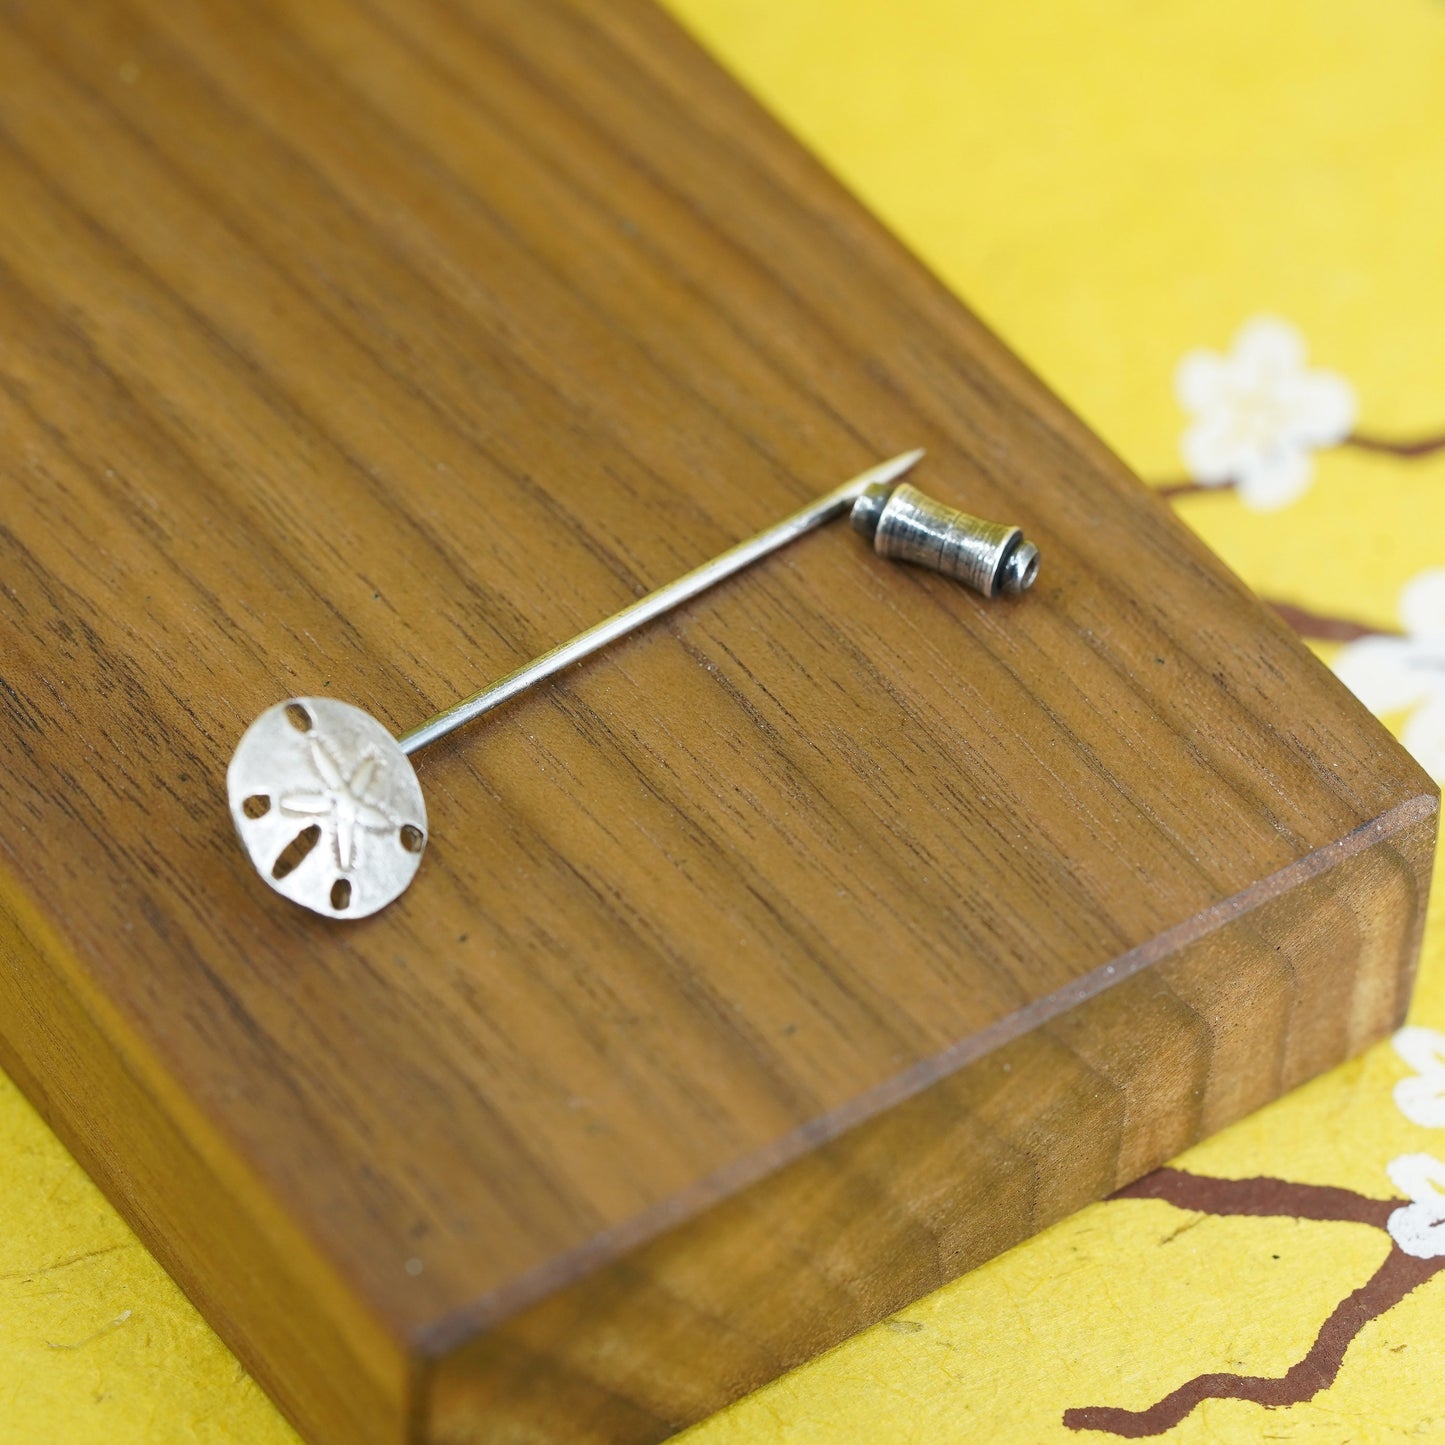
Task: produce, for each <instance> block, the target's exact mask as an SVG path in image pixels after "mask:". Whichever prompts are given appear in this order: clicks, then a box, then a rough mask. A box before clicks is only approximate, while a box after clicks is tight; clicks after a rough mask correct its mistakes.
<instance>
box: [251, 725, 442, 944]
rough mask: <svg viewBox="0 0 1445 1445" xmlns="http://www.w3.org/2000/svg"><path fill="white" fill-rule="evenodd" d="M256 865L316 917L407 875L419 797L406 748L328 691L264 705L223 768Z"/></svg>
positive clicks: (397, 887) (385, 897)
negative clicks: (323, 694)
mask: <svg viewBox="0 0 1445 1445" xmlns="http://www.w3.org/2000/svg"><path fill="white" fill-rule="evenodd" d="M226 791H227V793H228V795H229V798H230V804H231V817H232V819H233V820H234V821H235V824H236V831H237V832H238V833H239V834H240V835H241V843H242V845H243V846H244V847H245V849H246V852H247V853H248V854H249V855H250V858H251V861H252V863H254V864H255V865H256V871H257V872H258V873H259V874H260V875H261V876H262V877H263V878H264V879H265V880H266V882H267V883H269V884H270V885H271V887H272V888H274V889H275V890H276V891H277V892H278V893H280V894H282V895H284V896H285V897H287V898H289V899H291V900H292V902H293V903H300V904H302V905H303V906H304V907H306V908H310V909H312V910H313V911H315V912H317V913H321V914H324V915H325V916H326V917H327V918H365V917H366V916H367V914H369V913H375V912H376V911H377V909H378V908H384V907H385V906H386V905H387V904H388V903H390V902H391V900H392V899H393V898H395V897H396V896H397V895H398V894H399V893H401V892H402V890H403V889H405V887H406V886H407V884H408V883H410V882H411V880H412V878H413V877H414V876H415V874H416V870H417V866H418V865H419V864H420V862H421V854H422V849H423V848H424V847H425V846H426V803H425V802H424V801H423V799H422V795H421V784H420V783H419V782H418V781H417V777H416V771H415V769H414V768H413V767H412V765H411V760H410V759H409V758H408V757H407V756H406V754H405V753H404V752H403V751H402V750H401V747H400V745H399V744H398V743H397V741H396V739H395V738H394V737H392V735H391V734H390V733H389V732H388V731H387V730H386V729H385V728H384V727H382V725H381V724H380V723H379V722H377V720H376V719H375V718H374V717H371V716H370V715H369V714H368V713H365V712H363V711H362V710H361V709H360V708H359V707H352V706H351V704H350V703H345V702H338V701H337V700H336V699H335V698H329V697H298V698H291V699H290V700H289V701H287V702H282V703H277V704H276V706H275V707H271V708H267V709H266V711H265V712H263V713H262V714H261V716H260V717H258V718H257V719H256V721H255V722H253V723H252V724H251V726H250V727H249V728H247V729H246V732H245V734H244V736H243V737H242V738H241V741H240V744H239V745H238V746H237V748H236V753H235V756H234V757H233V758H232V759H231V766H230V767H229V769H227V772H226Z"/></svg>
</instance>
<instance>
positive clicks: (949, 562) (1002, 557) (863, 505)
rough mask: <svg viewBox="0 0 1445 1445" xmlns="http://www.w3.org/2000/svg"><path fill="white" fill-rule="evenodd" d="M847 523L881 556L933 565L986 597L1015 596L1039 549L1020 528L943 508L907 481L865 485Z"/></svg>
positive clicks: (1034, 568)
mask: <svg viewBox="0 0 1445 1445" xmlns="http://www.w3.org/2000/svg"><path fill="white" fill-rule="evenodd" d="M852 522H853V529H854V531H856V532H860V533H862V535H863V536H865V537H868V538H870V539H871V540H872V542H873V550H874V551H875V552H877V553H878V555H879V556H880V557H892V558H894V559H896V560H897V561H900V562H916V563H918V564H919V565H920V566H923V567H929V568H932V570H933V571H935V572H942V573H943V575H944V576H945V577H952V578H955V579H956V580H957V581H959V582H963V583H965V584H967V585H968V586H969V587H972V588H973V589H974V590H975V591H977V592H982V593H983V595H984V596H985V597H993V596H996V595H997V594H998V593H999V592H1006V593H1009V594H1010V595H1017V594H1018V593H1020V592H1023V591H1025V590H1027V589H1028V588H1029V587H1032V586H1033V584H1034V579H1035V578H1036V577H1037V576H1038V572H1039V549H1038V548H1037V547H1035V546H1034V544H1033V543H1032V542H1029V541H1026V540H1025V538H1024V534H1023V533H1022V532H1021V531H1020V530H1019V528H1017V527H1005V526H1002V525H1001V524H1000V523H998V522H985V521H984V520H983V519H982V518H979V517H971V516H969V515H968V513H967V512H960V511H957V510H956V509H955V508H953V507H945V506H944V505H943V504H942V503H941V502H935V501H934V500H933V499H932V498H931V497H926V496H924V494H923V493H922V492H920V491H919V490H918V488H917V487H910V486H909V485H908V484H907V483H906V482H905V483H903V485H901V486H897V487H892V488H889V487H880V486H876V485H875V486H870V487H866V488H864V490H863V492H862V494H861V495H860V496H859V498H858V500H857V502H855V503H854V506H853V513H852Z"/></svg>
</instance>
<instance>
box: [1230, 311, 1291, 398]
mask: <svg viewBox="0 0 1445 1445" xmlns="http://www.w3.org/2000/svg"><path fill="white" fill-rule="evenodd" d="M1230 361H1231V363H1232V366H1231V370H1232V371H1233V374H1234V378H1235V381H1236V383H1243V384H1244V385H1246V386H1249V387H1260V386H1267V387H1270V388H1271V389H1272V388H1273V387H1274V385H1275V384H1276V383H1278V382H1279V381H1280V380H1281V379H1282V378H1284V377H1287V376H1291V375H1293V374H1294V373H1295V372H1298V371H1302V370H1303V369H1304V364H1305V339H1304V336H1303V335H1302V334H1301V333H1300V329H1299V328H1298V327H1297V326H1294V325H1291V323H1290V322H1288V321H1282V320H1280V318H1279V317H1277V316H1255V317H1252V318H1251V319H1250V320H1248V321H1246V322H1245V323H1244V325H1243V326H1241V327H1240V328H1239V330H1238V332H1236V333H1235V337H1234V351H1233V354H1232V355H1231V357H1230Z"/></svg>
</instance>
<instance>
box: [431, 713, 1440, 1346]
mask: <svg viewBox="0 0 1445 1445" xmlns="http://www.w3.org/2000/svg"><path fill="white" fill-rule="evenodd" d="M1382 731H1383V728H1382ZM1420 777H1421V780H1422V781H1426V782H1428V779H1427V778H1426V777H1425V774H1424V773H1423V772H1422V773H1421V774H1420ZM1439 810H1440V790H1439V789H1438V787H1435V788H1432V791H1430V792H1427V793H1422V794H1418V795H1416V796H1415V797H1412V798H1408V799H1406V800H1405V801H1404V802H1402V803H1398V804H1396V805H1395V806H1394V807H1393V808H1390V809H1389V810H1388V811H1386V812H1384V813H1382V814H1381V815H1380V816H1379V817H1377V818H1373V819H1371V820H1369V821H1368V822H1365V823H1362V824H1360V826H1359V827H1357V828H1354V829H1352V830H1351V831H1350V832H1349V833H1347V834H1345V836H1344V837H1342V838H1338V839H1335V840H1334V841H1332V842H1330V843H1326V844H1324V845H1322V846H1321V847H1319V848H1316V849H1314V850H1313V851H1311V852H1309V853H1306V854H1304V855H1302V856H1301V857H1300V858H1297V859H1296V860H1295V861H1294V862H1292V863H1289V864H1287V865H1286V866H1285V867H1283V868H1281V869H1279V870H1278V871H1276V872H1274V873H1271V874H1268V875H1266V876H1265V877H1264V878H1261V879H1258V880H1256V881H1255V882H1254V883H1251V884H1250V885H1249V886H1248V887H1247V888H1244V889H1242V890H1241V891H1240V892H1238V893H1236V894H1233V895H1231V896H1230V897H1229V898H1226V899H1223V900H1221V901H1220V902H1218V903H1215V904H1212V905H1211V906H1210V907H1208V908H1206V909H1203V910H1202V911H1201V912H1199V913H1197V914H1195V915H1194V916H1193V917H1191V918H1188V919H1186V920H1185V921H1184V922H1182V923H1179V924H1176V925H1175V926H1174V927H1172V928H1168V929H1165V930H1164V931H1163V932H1161V933H1158V934H1156V935H1155V936H1154V937H1153V938H1151V939H1149V940H1148V941H1147V942H1145V943H1142V944H1139V945H1138V946H1136V947H1134V948H1132V949H1129V950H1128V951H1127V952H1125V953H1122V954H1120V955H1119V956H1118V957H1117V958H1114V959H1112V960H1111V961H1110V962H1108V963H1106V964H1101V965H1100V966H1099V967H1097V968H1095V969H1093V970H1092V971H1091V972H1089V973H1087V974H1085V975H1083V976H1082V977H1080V978H1078V979H1076V980H1075V981H1074V982H1073V983H1071V984H1069V985H1067V986H1066V987H1064V988H1061V989H1058V990H1056V991H1055V992H1054V993H1051V994H1048V995H1046V996H1045V997H1043V998H1040V999H1035V1000H1034V1001H1033V1002H1032V1003H1029V1004H1026V1005H1025V1006H1024V1007H1023V1008H1021V1009H1019V1010H1018V1011H1017V1012H1016V1013H1013V1014H1010V1015H1009V1016H1008V1017H1007V1018H1005V1019H1000V1020H999V1021H998V1022H996V1023H994V1024H991V1025H990V1026H989V1027H987V1028H985V1029H982V1030H980V1031H979V1032H978V1033H977V1034H973V1035H970V1036H969V1037H968V1038H967V1039H963V1040H960V1041H959V1042H958V1043H956V1044H952V1045H950V1046H949V1047H948V1048H946V1049H943V1050H941V1051H940V1052H939V1053H937V1054H933V1055H931V1056H930V1057H928V1058H927V1059H922V1060H920V1061H919V1062H918V1063H916V1064H913V1065H912V1066H910V1067H909V1068H907V1069H904V1070H902V1071H901V1072H900V1073H898V1074H895V1075H894V1076H893V1077H891V1078H889V1079H886V1080H884V1081H883V1082H882V1083H880V1084H877V1085H875V1086H874V1087H873V1088H871V1089H868V1090H866V1091H865V1092H863V1093H861V1094H859V1095H857V1096H856V1097H855V1098H853V1099H850V1100H848V1101H847V1103H845V1104H843V1105H841V1106H839V1107H838V1108H836V1109H833V1110H831V1111H830V1112H829V1113H826V1114H822V1115H819V1117H818V1118H817V1119H815V1120H812V1121H810V1122H809V1123H807V1124H805V1125H803V1126H802V1127H801V1128H799V1129H795V1130H793V1131H792V1132H791V1133H789V1134H785V1135H783V1136H782V1137H781V1138H780V1139H778V1140H777V1141H776V1142H774V1143H773V1144H771V1145H769V1146H767V1147H766V1148H764V1149H761V1150H758V1151H756V1152H755V1153H753V1154H750V1155H749V1156H747V1157H746V1158H744V1159H740V1160H738V1161H737V1162H736V1163H734V1164H732V1165H729V1166H728V1167H727V1168H725V1169H721V1170H718V1171H716V1172H715V1173H713V1174H711V1175H708V1176H707V1177H706V1178H704V1179H700V1180H698V1181H697V1182H696V1183H695V1184H693V1185H691V1186H689V1187H688V1188H686V1189H683V1190H680V1191H679V1192H678V1193H677V1194H675V1195H673V1196H672V1197H671V1198H669V1199H667V1200H664V1201H663V1202H661V1203H660V1204H657V1205H655V1206H653V1207H652V1208H651V1209H648V1210H645V1211H643V1212H641V1213H639V1214H637V1215H635V1216H633V1217H632V1218H631V1219H629V1220H627V1221H626V1222H625V1223H624V1224H622V1225H620V1226H618V1227H617V1228H615V1229H611V1230H605V1231H603V1232H601V1233H599V1234H597V1235H595V1236H594V1237H593V1238H592V1239H590V1240H588V1241H587V1243H585V1244H583V1245H579V1246H578V1247H577V1248H575V1249H572V1250H569V1251H567V1252H566V1253H564V1254H560V1255H558V1256H557V1257H556V1258H555V1259H552V1260H549V1261H548V1262H547V1263H546V1264H544V1265H542V1266H540V1267H539V1268H537V1269H534V1270H532V1271H530V1272H528V1273H527V1274H524V1275H521V1276H519V1277H518V1278H517V1279H516V1280H514V1281H511V1282H510V1283H508V1284H506V1285H503V1286H501V1287H500V1288H498V1289H495V1290H492V1291H489V1292H488V1293H486V1294H484V1295H482V1296H480V1297H479V1298H478V1299H477V1300H476V1301H474V1302H473V1303H471V1304H468V1305H465V1306H463V1307H461V1308H460V1309H457V1310H454V1311H452V1312H451V1313H450V1314H448V1315H446V1316H443V1317H442V1318H440V1319H438V1320H436V1321H434V1322H433V1323H431V1324H428V1325H425V1326H423V1327H421V1328H420V1329H418V1330H416V1331H414V1332H413V1334H412V1337H411V1344H412V1347H413V1349H414V1350H415V1351H416V1352H417V1353H418V1355H419V1356H420V1357H421V1358H423V1359H425V1360H428V1361H438V1360H441V1359H443V1358H444V1357H445V1356H447V1355H449V1354H451V1353H453V1352H454V1351H455V1350H457V1349H458V1348H459V1347H461V1346H462V1345H464V1344H465V1343H466V1342H467V1341H468V1340H470V1339H472V1338H473V1337H475V1336H477V1335H479V1334H481V1333H483V1332H485V1331H487V1330H490V1329H493V1328H495V1327H496V1326H497V1325H499V1324H501V1323H503V1322H505V1321H506V1320H508V1319H510V1318H512V1317H513V1316H515V1315H517V1314H520V1313H521V1312H522V1311H524V1310H526V1309H528V1308H530V1307H531V1306H533V1305H535V1304H537V1303H539V1302H540V1301H541V1300H543V1299H545V1298H547V1297H548V1296H549V1295H551V1294H553V1293H555V1292H556V1291H557V1290H558V1289H561V1288H564V1287H568V1286H571V1285H575V1284H577V1283H579V1282H580V1281H581V1280H583V1279H584V1278H586V1277H587V1276H588V1275H590V1274H592V1273H594V1272H595V1271H597V1270H599V1269H601V1268H603V1267H605V1266H606V1265H608V1264H611V1263H613V1262H614V1261H616V1260H617V1259H619V1258H621V1257H622V1256H623V1255H626V1254H628V1253H630V1252H632V1251H633V1250H635V1249H638V1248H640V1247H642V1246H644V1245H646V1244H648V1243H650V1242H651V1241H652V1240H654V1239H656V1238H657V1237H658V1236H659V1235H661V1234H663V1233H665V1232H666V1231H667V1230H669V1229H672V1228H675V1227H676V1226H678V1225H680V1224H682V1223H685V1222H687V1221H689V1220H691V1219H693V1218H695V1217H696V1216H697V1215H699V1214H701V1213H702V1212H703V1211H704V1210H706V1209H707V1208H709V1207H710V1206H711V1205H713V1204H716V1203H718V1202H720V1201H721V1200H723V1199H727V1198H731V1197H733V1196H735V1195H737V1194H740V1193H741V1192H743V1191H744V1190H746V1189H748V1188H749V1187H751V1186H752V1185H754V1184H756V1183H758V1182H759V1181H760V1180H762V1179H764V1178H766V1177H767V1176H769V1175H771V1174H773V1173H775V1172H777V1171H778V1170H779V1169H782V1168H783V1167H785V1166H786V1165H787V1164H789V1163H791V1162H793V1161H794V1160H795V1159H798V1158H800V1157H801V1156H803V1155H804V1154H806V1153H808V1152H810V1151H811V1150H813V1149H816V1148H818V1147H819V1146H820V1145H823V1144H827V1143H829V1142H830V1141H832V1140H834V1139H836V1138H838V1137H839V1136H841V1135H842V1134H845V1133H847V1132H848V1131H849V1130H851V1129H854V1128H856V1127H858V1126H859V1125H860V1124H863V1123H865V1122H867V1121H868V1120H870V1119H873V1118H876V1117H877V1116H878V1115H880V1114H882V1113H885V1112H886V1111H887V1110H889V1109H891V1108H893V1107H895V1106H896V1105H898V1104H900V1103H903V1102H904V1101H905V1100H907V1099H910V1098H912V1097H913V1096H914V1095H916V1094H919V1093H921V1092H922V1091H923V1090H925V1089H927V1088H929V1087H930V1086H932V1085H934V1084H936V1083H938V1082H939V1080H941V1079H943V1078H946V1077H947V1076H948V1075H950V1074H953V1073H956V1072H957V1071H958V1070H959V1069H961V1068H963V1067H964V1066H965V1065H967V1064H970V1063H972V1062H974V1061H975V1060H977V1059H979V1058H981V1057H983V1056H984V1055H985V1054H988V1053H991V1052H992V1051H993V1050H995V1049H997V1048H1000V1047H1002V1046H1003V1045H1005V1044H1007V1043H1009V1042H1011V1041H1012V1040H1014V1039H1016V1038H1019V1037H1020V1036H1021V1035H1023V1034H1025V1033H1028V1032H1029V1031H1030V1030H1032V1029H1035V1028H1037V1027H1038V1026H1039V1025H1041V1024H1045V1023H1048V1022H1049V1021H1050V1020H1052V1019H1054V1018H1057V1017H1058V1016H1059V1015H1061V1014H1063V1013H1066V1012H1067V1011H1068V1010H1070V1009H1072V1008H1074V1007H1076V1006H1077V1005H1078V1004H1080V1003H1083V1002H1085V1001H1086V1000H1088V999H1089V998H1092V997H1093V996H1094V995H1096V994H1098V993H1102V992H1103V991H1104V990H1105V989H1108V988H1111V987H1112V986H1113V985H1114V984H1116V983H1120V982H1122V981H1123V980H1125V979H1127V978H1130V977H1132V976H1133V975H1135V974H1137V973H1140V972H1141V971H1143V970H1144V969H1147V968H1150V967H1152V966H1153V965H1155V964H1156V963H1158V962H1159V961H1160V960H1161V959H1164V958H1167V957H1169V956H1171V955H1173V954H1175V953H1177V952H1178V951H1179V950H1181V949H1183V948H1185V947H1187V946H1189V945H1190V944H1193V943H1196V942H1198V941H1199V940H1200V939H1202V938H1204V937H1206V936H1208V935H1209V934H1211V933H1213V932H1215V931H1217V930H1218V929H1220V928H1222V927H1224V926H1226V925H1228V924H1230V923H1233V922H1235V921H1236V920H1238V919H1240V918H1242V917H1243V916H1244V915H1246V914H1248V913H1251V912H1253V911H1254V910H1255V909H1256V908H1259V907H1260V906H1261V905H1263V904H1266V903H1269V902H1271V901H1272V900H1273V899H1276V898H1278V897H1280V896H1281V895H1283V894H1284V893H1287V892H1288V891H1290V890H1291V889H1293V888H1295V887H1298V886H1299V885H1300V884H1302V883H1305V882H1308V881H1309V880H1310V879H1312V878H1316V877H1318V876H1319V875H1320V874H1322V873H1324V872H1327V871H1328V870H1329V869H1331V868H1333V867H1335V866H1337V865H1338V864H1340V863H1343V862H1346V861H1347V860H1348V859H1350V858H1353V857H1354V856H1355V855H1357V854H1359V853H1362V852H1364V851H1365V850H1366V849H1368V848H1371V847H1373V846H1374V845H1375V844H1377V843H1381V842H1384V841H1385V840H1386V839H1389V838H1391V837H1393V836H1394V835H1395V834H1397V833H1400V832H1402V831H1404V830H1406V829H1408V828H1410V827H1412V826H1414V825H1415V824H1417V823H1419V822H1421V821H1423V820H1425V819H1427V818H1430V817H1431V816H1436V817H1437V818H1438V814H1439ZM1437 826H1438V825H1437ZM1429 883H1430V880H1429V878H1428V877H1427V878H1426V879H1425V880H1424V885H1425V888H1426V889H1427V890H1428V888H1429ZM1424 919H1425V908H1424V907H1423V906H1422V907H1421V910H1420V918H1419V922H1418V925H1417V929H1416V936H1415V939H1414V943H1413V956H1412V961H1411V963H1410V969H1411V976H1412V977H1413V970H1414V966H1415V964H1414V961H1413V959H1414V958H1417V957H1418V954H1419V948H1420V935H1421V932H1422V930H1423V928H1424Z"/></svg>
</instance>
